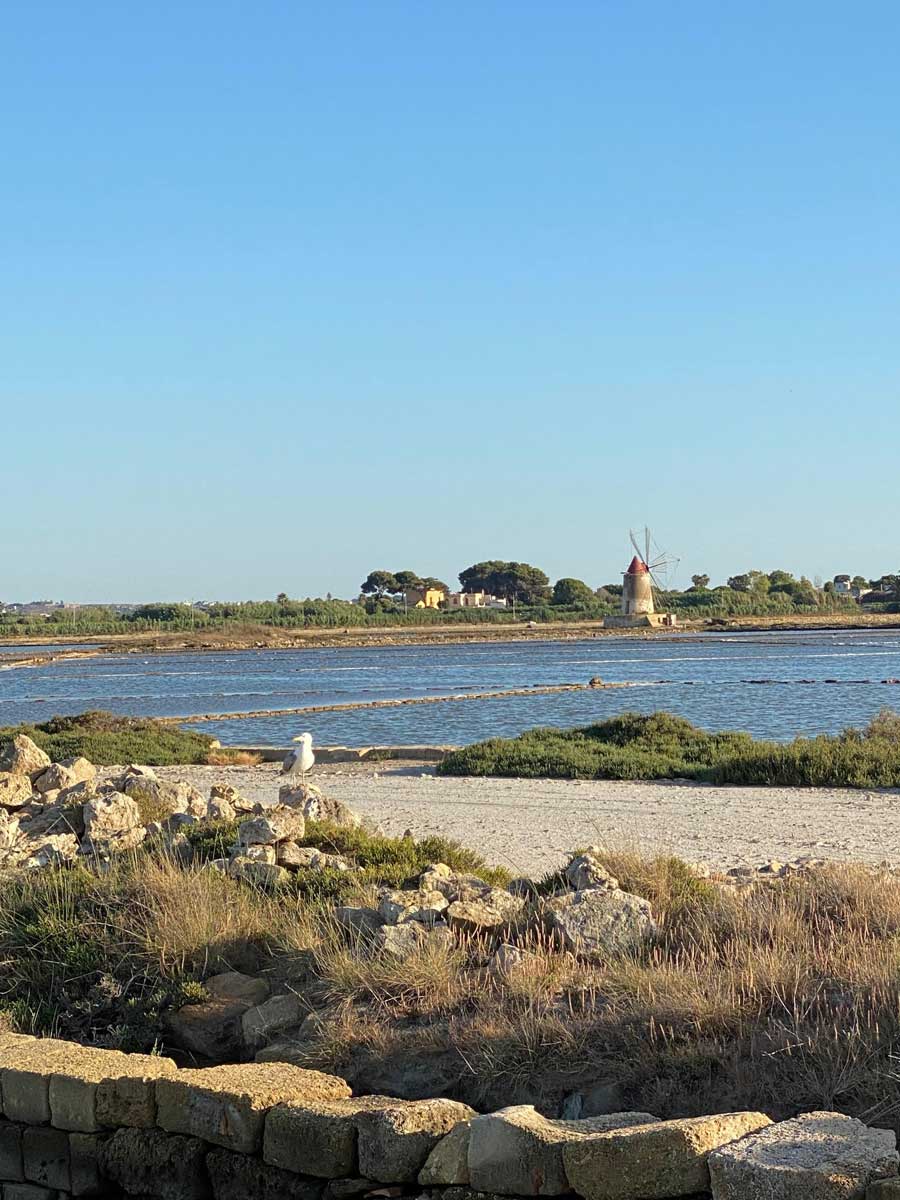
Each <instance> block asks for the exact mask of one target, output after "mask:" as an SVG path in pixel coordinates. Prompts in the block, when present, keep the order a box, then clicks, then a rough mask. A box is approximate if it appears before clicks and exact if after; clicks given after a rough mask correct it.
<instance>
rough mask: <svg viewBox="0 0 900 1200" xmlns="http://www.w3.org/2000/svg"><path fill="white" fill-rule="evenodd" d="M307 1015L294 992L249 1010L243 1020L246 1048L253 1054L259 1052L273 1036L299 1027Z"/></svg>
mask: <svg viewBox="0 0 900 1200" xmlns="http://www.w3.org/2000/svg"><path fill="white" fill-rule="evenodd" d="M305 1015H306V1009H305V1008H304V1006H303V1005H302V1004H301V1002H300V998H299V996H295V995H294V993H293V992H288V993H287V994H286V995H283V996H273V997H272V998H271V999H270V1000H266V1001H265V1003H263V1004H257V1005H256V1006H255V1007H254V1008H248V1009H247V1011H246V1012H245V1013H244V1015H243V1017H242V1018H241V1028H242V1030H243V1037H244V1046H245V1047H246V1048H247V1050H249V1051H250V1052H251V1053H252V1052H254V1051H256V1050H259V1049H260V1048H261V1047H262V1046H264V1045H265V1044H266V1042H267V1041H268V1040H269V1038H270V1037H271V1036H272V1035H273V1034H276V1033H281V1032H282V1030H285V1029H289V1028H290V1027H291V1026H292V1025H299V1024H300V1022H301V1021H302V1020H303V1018H304V1016H305Z"/></svg>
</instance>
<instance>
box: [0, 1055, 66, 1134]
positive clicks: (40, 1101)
mask: <svg viewBox="0 0 900 1200" xmlns="http://www.w3.org/2000/svg"><path fill="white" fill-rule="evenodd" d="M86 1053H87V1051H85V1049H84V1047H82V1046H77V1045H74V1044H73V1043H70V1042H61V1041H58V1040H57V1039H56V1038H29V1039H27V1041H21V1042H7V1041H5V1040H4V1041H3V1042H0V1096H2V1101H3V1112H4V1115H5V1116H7V1117H9V1118H10V1120H13V1121H22V1122H23V1123H24V1124H26V1125H46V1124H49V1121H50V1077H51V1075H52V1074H53V1072H54V1071H55V1070H66V1069H70V1068H71V1067H72V1066H74V1064H76V1063H78V1062H79V1061H80V1060H81V1059H82V1057H84V1056H85V1055H86Z"/></svg>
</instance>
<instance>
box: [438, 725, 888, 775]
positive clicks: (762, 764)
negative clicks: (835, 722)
mask: <svg viewBox="0 0 900 1200" xmlns="http://www.w3.org/2000/svg"><path fill="white" fill-rule="evenodd" d="M898 730H900V717H898V716H897V714H896V713H892V712H890V711H888V710H884V711H882V713H880V714H879V715H878V716H877V717H876V718H875V719H874V720H873V721H872V722H870V724H869V725H868V726H867V727H866V728H865V729H862V730H858V729H847V730H845V731H844V732H843V733H841V734H838V735H837V736H829V735H825V734H823V735H821V736H819V737H814V738H796V739H795V740H794V741H792V742H789V743H780V742H770V741H761V740H759V741H758V740H756V739H754V738H753V737H751V736H750V734H748V733H739V732H733V731H726V732H722V733H708V732H707V731H705V730H703V729H698V728H697V726H695V725H692V724H691V723H690V721H687V720H685V719H684V718H683V717H677V716H674V715H673V714H671V713H666V712H658V713H653V714H651V715H650V716H644V715H642V714H640V713H623V714H622V715H621V716H618V717H613V718H612V719H611V720H608V721H602V722H600V723H599V724H596V725H588V726H585V727H584V728H580V729H531V730H528V731H527V732H526V733H523V734H521V735H520V736H519V737H516V738H491V739H489V740H488V741H484V742H476V743H475V744H474V745H471V746H466V747H464V748H463V749H461V750H456V751H454V752H453V753H451V754H448V755H447V757H446V758H445V759H444V761H443V762H442V763H441V764H440V766H439V767H438V771H439V772H440V773H441V774H444V775H501V776H509V777H518V778H549V779H678V778H681V779H697V780H702V781H705V782H708V783H719V784H738V785H744V786H751V785H753V786H773V787H775V786H779V787H897V786H900V732H898Z"/></svg>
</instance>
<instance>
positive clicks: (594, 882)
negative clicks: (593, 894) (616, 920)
mask: <svg viewBox="0 0 900 1200" xmlns="http://www.w3.org/2000/svg"><path fill="white" fill-rule="evenodd" d="M564 874H565V877H566V880H567V881H568V883H569V884H570V885H571V886H572V887H573V888H574V889H575V891H576V892H583V891H585V889H587V888H604V889H605V890H606V891H613V890H614V889H616V888H618V886H619V881H618V879H616V878H615V876H614V875H611V874H610V872H609V871H607V869H606V867H604V866H603V864H602V863H601V862H600V860H599V858H598V857H597V856H596V854H594V853H593V847H591V849H590V850H587V851H586V852H585V853H584V854H579V855H578V856H577V857H576V858H573V859H572V861H571V862H570V863H569V865H568V866H567V867H566V869H565V872H564Z"/></svg>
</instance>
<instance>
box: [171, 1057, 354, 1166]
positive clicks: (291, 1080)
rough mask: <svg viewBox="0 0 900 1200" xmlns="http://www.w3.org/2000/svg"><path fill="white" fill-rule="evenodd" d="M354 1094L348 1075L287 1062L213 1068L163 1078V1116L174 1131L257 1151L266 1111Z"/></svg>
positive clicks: (227, 1145)
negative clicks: (292, 1064)
mask: <svg viewBox="0 0 900 1200" xmlns="http://www.w3.org/2000/svg"><path fill="white" fill-rule="evenodd" d="M349 1095H350V1088H349V1087H348V1085H347V1084H346V1083H345V1082H344V1080H343V1079H338V1078H337V1076H335V1075H325V1074H323V1073H322V1072H320V1071H304V1070H303V1069H302V1068H301V1067H293V1066H289V1065H288V1064H287V1063H246V1064H243V1065H241V1066H224V1067H208V1068H206V1069H205V1070H200V1071H180V1072H179V1073H178V1074H177V1075H173V1076H170V1077H169V1078H163V1079H160V1080H159V1081H158V1082H157V1085H156V1103H157V1120H158V1123H159V1125H160V1126H161V1127H162V1128H163V1129H165V1130H167V1131H169V1132H170V1133H184V1134H190V1135H192V1136H194V1137H201V1138H204V1139H205V1140H206V1141H208V1142H213V1143H214V1144H215V1145H217V1146H224V1147H225V1149H226V1150H239V1151H241V1153H243V1154H252V1153H254V1152H255V1151H256V1150H258V1149H259V1148H260V1146H261V1145H262V1134H263V1121H264V1119H265V1115H266V1112H267V1111H268V1110H269V1109H270V1108H274V1107H275V1105H276V1104H289V1103H292V1102H300V1103H302V1102H303V1101H304V1100H343V1099H345V1098H346V1097H348V1096H349Z"/></svg>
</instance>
